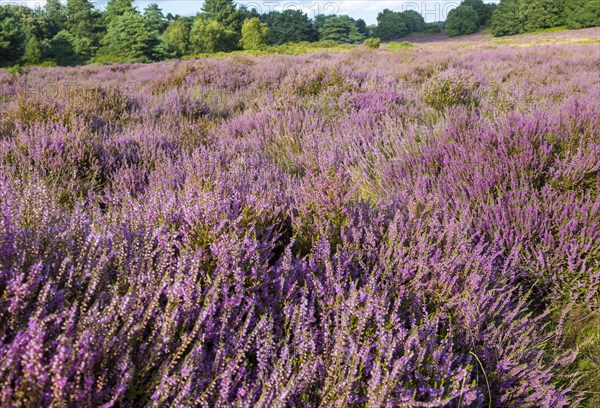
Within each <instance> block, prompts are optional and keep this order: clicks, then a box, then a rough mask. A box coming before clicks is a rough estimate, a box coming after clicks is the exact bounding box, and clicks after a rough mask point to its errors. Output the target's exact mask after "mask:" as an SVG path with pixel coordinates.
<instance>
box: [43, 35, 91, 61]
mask: <svg viewBox="0 0 600 408" xmlns="http://www.w3.org/2000/svg"><path fill="white" fill-rule="evenodd" d="M76 44H77V39H76V38H75V36H74V35H73V34H71V33H70V32H68V31H67V30H62V31H59V32H58V33H57V34H56V35H55V36H54V38H52V40H50V49H49V56H50V57H51V58H52V59H53V60H54V62H56V64H57V65H61V66H70V65H77V64H81V63H82V62H83V60H82V59H81V57H80V55H79V53H78V52H77V49H76Z"/></svg>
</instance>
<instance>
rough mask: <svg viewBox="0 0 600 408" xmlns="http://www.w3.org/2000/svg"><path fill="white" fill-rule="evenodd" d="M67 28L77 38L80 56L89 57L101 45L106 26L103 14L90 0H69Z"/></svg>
mask: <svg viewBox="0 0 600 408" xmlns="http://www.w3.org/2000/svg"><path fill="white" fill-rule="evenodd" d="M66 9H67V22H66V25H65V28H66V29H67V30H68V31H69V32H70V33H71V34H73V35H74V36H75V38H76V39H77V44H76V48H77V50H78V53H79V54H80V57H82V58H84V59H87V58H89V57H90V56H91V55H92V54H93V53H94V52H95V51H96V50H97V49H98V47H99V45H100V39H101V37H102V34H103V31H104V26H103V24H102V14H101V13H99V12H98V11H97V10H95V9H94V6H93V4H92V3H90V2H89V1H88V0H67V6H66Z"/></svg>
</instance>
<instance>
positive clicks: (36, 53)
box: [23, 35, 43, 65]
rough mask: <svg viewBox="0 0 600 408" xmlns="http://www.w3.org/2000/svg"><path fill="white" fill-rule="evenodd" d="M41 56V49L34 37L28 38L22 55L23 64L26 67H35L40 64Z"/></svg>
mask: <svg viewBox="0 0 600 408" xmlns="http://www.w3.org/2000/svg"><path fill="white" fill-rule="evenodd" d="M42 58H43V54H42V47H41V46H40V43H39V42H38V40H37V38H35V36H33V35H32V36H30V37H29V40H27V44H26V45H25V52H24V53H23V63H25V64H27V65H36V64H39V63H40V62H42Z"/></svg>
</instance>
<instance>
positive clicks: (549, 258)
mask: <svg viewBox="0 0 600 408" xmlns="http://www.w3.org/2000/svg"><path fill="white" fill-rule="evenodd" d="M594 30H595V29H591V30H589V31H587V32H588V33H590V34H591V35H594V34H595V33H597V31H594ZM561 35H564V32H563V33H561ZM578 35H582V34H581V32H579V33H578ZM599 63H600V55H599V54H598V50H597V44H594V43H590V44H583V43H571V44H554V45H548V44H539V45H535V46H530V47H527V48H525V47H511V46H508V45H500V44H493V43H491V42H487V43H481V44H476V43H468V44H459V43H456V42H448V43H447V44H446V45H445V46H444V47H443V48H441V47H439V46H437V45H435V46H427V45H417V46H414V47H411V48H406V47H402V48H398V49H397V50H396V51H389V50H380V51H373V50H368V49H367V48H356V49H354V50H352V51H350V52H345V53H324V52H322V53H314V54H308V55H300V56H281V55H279V56H278V55H274V56H262V57H250V56H243V55H235V56H230V57H220V58H210V59H199V60H187V61H176V62H160V63H154V64H122V65H111V66H84V67H76V68H35V67H32V68H28V73H27V74H20V73H13V74H11V73H8V72H7V71H2V72H0V91H1V94H0V106H1V109H2V112H3V114H2V115H1V116H0V207H1V208H2V218H1V223H2V228H1V229H0V405H1V406H9V407H12V406H25V407H39V406H67V407H87V406H89V407H92V406H106V407H110V406H115V407H117V406H123V407H130V406H131V407H134V406H190V407H213V406H223V407H226V406H227V407H229V406H240V407H276V406H280V407H287V406H290V407H317V406H322V407H346V406H351V407H367V406H368V407H467V406H469V407H470V406H473V407H488V406H494V407H505V406H511V407H517V406H519V407H525V406H527V407H570V406H578V405H587V406H594V404H596V403H597V401H598V399H597V392H598V389H597V386H598V384H600V381H599V380H598V376H597V373H596V371H597V370H598V361H599V357H598V356H599V354H598V352H599V349H600V333H599V332H598V328H597V327H598V308H599V306H600V305H599V300H600V293H599V289H600V245H599V242H600V195H599V194H598V188H599V186H600V181H599V178H598V174H599V173H598V172H599V170H600V140H599V129H600V110H599V109H598V107H599V106H600V77H599V75H598V64H599Z"/></svg>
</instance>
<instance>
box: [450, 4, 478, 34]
mask: <svg viewBox="0 0 600 408" xmlns="http://www.w3.org/2000/svg"><path fill="white" fill-rule="evenodd" d="M478 29H479V14H478V13H477V11H475V10H474V9H473V7H471V6H467V5H464V4H461V5H460V6H458V7H457V8H455V9H452V10H450V12H449V13H448V18H447V19H446V34H447V35H448V36H450V37H455V36H457V35H465V34H472V33H475V32H477V30H478Z"/></svg>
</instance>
